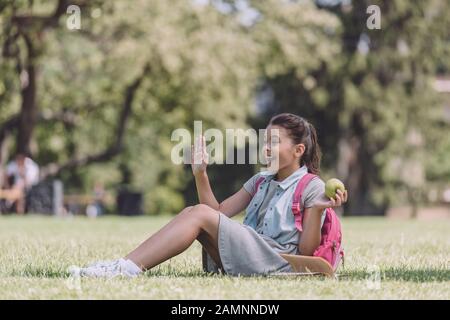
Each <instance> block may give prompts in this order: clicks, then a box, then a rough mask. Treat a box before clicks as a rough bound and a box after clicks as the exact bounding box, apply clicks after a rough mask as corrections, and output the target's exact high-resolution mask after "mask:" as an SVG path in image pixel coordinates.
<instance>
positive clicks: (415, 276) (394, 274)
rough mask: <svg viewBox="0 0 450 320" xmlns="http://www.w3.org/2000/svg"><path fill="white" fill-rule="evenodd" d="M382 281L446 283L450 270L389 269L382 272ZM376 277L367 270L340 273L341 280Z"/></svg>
mask: <svg viewBox="0 0 450 320" xmlns="http://www.w3.org/2000/svg"><path fill="white" fill-rule="evenodd" d="M379 275H380V279H381V280H382V281H389V280H398V281H411V282H446V281H450V270H448V269H432V268H427V269H404V268H387V269H381V270H380V274H379ZM373 276H374V273H373V272H368V271H366V270H355V271H348V272H346V271H345V270H344V271H341V272H340V273H339V279H341V280H366V279H370V278H371V277H373Z"/></svg>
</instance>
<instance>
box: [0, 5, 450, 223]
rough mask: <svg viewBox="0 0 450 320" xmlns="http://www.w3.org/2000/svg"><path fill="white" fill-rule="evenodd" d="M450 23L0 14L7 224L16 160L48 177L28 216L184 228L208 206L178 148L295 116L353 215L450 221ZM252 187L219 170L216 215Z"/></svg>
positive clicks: (405, 18)
mask: <svg viewBox="0 0 450 320" xmlns="http://www.w3.org/2000/svg"><path fill="white" fill-rule="evenodd" d="M71 5H72V7H70V6H71ZM73 5H74V6H73ZM370 5H377V6H378V7H379V8H380V18H381V25H380V29H371V28H369V24H368V19H369V17H371V13H368V11H367V9H368V7H369V6H370ZM68 9H69V10H68ZM449 17H450V2H449V1H447V0H426V1H404V0H373V1H369V0H360V1H351V0H321V1H319V0H316V1H312V0H311V1H306V0H303V1H300V0H299V1H294V0H292V1H288V0H284V1H282V0H264V1H260V0H254V1H253V0H171V1H163V0H154V1H150V0H134V1H128V0H115V1H105V0H71V1H69V0H40V1H39V0H0V28H1V33H0V45H1V55H0V171H2V172H1V174H0V176H1V178H0V179H1V180H0V182H1V184H2V185H3V186H4V189H3V191H1V192H0V198H1V201H2V206H1V210H2V212H3V213H8V212H10V211H14V210H15V209H17V208H14V206H12V207H11V203H12V201H13V200H14V194H11V193H8V191H7V190H8V187H9V188H11V185H9V186H8V183H7V182H8V181H6V180H8V174H7V173H8V172H10V171H11V172H12V171H14V168H16V171H17V167H18V166H16V167H14V166H12V165H11V164H12V163H14V161H20V160H17V157H16V155H17V154H21V155H24V156H26V157H27V158H25V159H26V161H28V159H30V160H31V159H32V161H33V162H29V163H30V167H31V168H33V165H34V166H35V167H37V166H38V167H39V177H38V179H37V181H36V183H34V184H33V186H30V187H29V188H26V194H25V195H24V197H25V198H26V201H25V210H24V211H28V212H40V213H56V214H70V213H72V214H88V215H92V216H96V215H98V214H99V213H101V212H103V213H107V214H116V213H120V214H125V215H134V214H148V215H158V214H163V213H164V214H167V213H170V214H175V213H177V212H178V211H179V210H181V209H182V208H183V207H185V206H187V205H191V204H193V203H196V202H197V196H196V190H195V185H194V181H193V178H192V174H191V169H190V166H188V165H175V164H173V163H172V161H171V160H170V156H171V150H172V147H173V146H174V144H175V143H174V142H172V141H171V133H172V132H173V130H175V129H177V128H186V129H189V130H193V123H194V120H202V121H203V129H204V130H206V129H208V128H218V129H220V130H225V128H243V129H246V128H255V129H262V128H264V127H265V126H266V124H267V122H268V120H269V119H270V117H271V116H272V115H274V114H276V113H280V112H292V113H295V114H298V115H301V116H303V117H306V118H307V119H309V120H310V121H311V122H312V123H313V124H314V125H315V126H316V128H317V130H318V135H319V143H320V144H321V147H322V150H323V154H324V156H323V162H322V178H324V179H327V178H331V177H338V178H340V179H341V180H342V181H344V183H345V184H346V186H347V188H348V190H349V195H350V198H349V202H348V204H347V205H346V206H345V208H344V210H343V213H344V215H404V216H411V217H416V216H421V217H422V216H423V217H427V216H430V217H431V216H433V215H440V216H441V217H442V216H444V217H447V218H448V217H449V216H450V59H449V56H450V32H449V30H450V18H449ZM77 19H79V21H78V20H77ZM78 23H79V24H78ZM77 24H78V25H77ZM71 26H72V27H73V26H75V27H76V28H75V29H73V28H72V27H71ZM239 147H243V148H245V146H239ZM23 160H24V159H23V158H22V160H21V161H23ZM26 161H25V163H27V162H26ZM32 164H33V165H32ZM257 170H258V167H257V166H255V165H250V164H247V165H238V164H236V165H212V166H211V167H209V169H208V173H209V177H210V180H211V184H212V186H213V190H214V191H215V194H216V197H217V198H218V200H219V201H220V200H223V199H224V198H225V197H227V196H229V195H231V194H232V193H233V192H235V191H237V190H238V189H239V188H240V187H241V186H242V184H243V183H244V182H245V181H246V180H247V179H248V178H249V177H251V176H252V175H253V174H254V173H256V172H257ZM19 171H20V170H19ZM8 204H9V205H8Z"/></svg>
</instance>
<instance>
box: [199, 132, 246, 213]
mask: <svg viewBox="0 0 450 320" xmlns="http://www.w3.org/2000/svg"><path fill="white" fill-rule="evenodd" d="M191 162H192V173H193V175H194V178H195V185H196V187H197V194H198V198H199V201H200V203H202V204H206V205H208V206H210V207H211V208H213V209H215V210H218V211H220V212H222V213H223V214H225V215H226V216H228V217H230V218H231V217H232V216H234V215H236V214H238V213H239V212H241V211H242V210H244V209H245V207H247V205H248V204H249V203H250V200H251V199H252V197H251V195H250V194H249V193H248V192H247V191H245V190H244V188H241V190H239V191H238V192H236V193H235V194H233V195H232V196H231V197H229V198H227V199H225V200H224V201H223V202H221V203H219V202H218V201H217V199H216V197H215V196H214V193H213V192H212V189H211V185H210V184H209V179H208V174H207V173H206V167H207V165H208V153H207V152H206V141H205V137H204V136H201V137H199V138H198V139H197V140H196V144H195V146H193V148H192V161H191Z"/></svg>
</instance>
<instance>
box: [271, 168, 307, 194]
mask: <svg viewBox="0 0 450 320" xmlns="http://www.w3.org/2000/svg"><path fill="white" fill-rule="evenodd" d="M306 173H308V168H307V167H306V166H305V165H303V166H302V167H300V168H298V169H297V170H295V171H294V172H293V173H291V175H290V176H288V177H287V178H285V179H284V180H283V181H281V182H280V184H279V186H280V188H282V189H283V190H286V189H287V188H289V187H290V186H291V185H292V184H293V183H294V182H296V181H298V180H299V179H300V178H301V177H302V176H303V175H305V174H306ZM265 175H266V176H267V178H266V181H267V182H270V181H271V180H273V179H275V175H276V173H266V174H265Z"/></svg>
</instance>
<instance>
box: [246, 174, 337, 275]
mask: <svg viewBox="0 0 450 320" xmlns="http://www.w3.org/2000/svg"><path fill="white" fill-rule="evenodd" d="M316 177H317V175H314V174H311V173H307V174H305V175H304V176H303V177H302V178H301V179H300V181H299V182H298V184H297V187H296V188H295V192H294V197H293V199H292V213H293V214H294V219H295V226H296V227H297V229H298V230H299V231H300V232H301V231H302V230H303V227H302V224H303V211H300V204H301V198H302V194H303V191H304V190H305V188H306V186H307V185H308V183H309V182H310V181H311V180H312V179H314V178H316ZM263 181H264V177H260V178H258V180H256V183H255V190H258V187H259V185H260V184H261V182H263ZM321 233H322V236H321V240H320V245H319V247H318V248H317V249H316V251H314V253H313V256H314V257H321V258H323V259H325V260H326V261H327V262H328V263H329V264H330V265H331V267H332V268H333V270H334V271H336V269H337V268H338V266H339V263H340V261H341V260H342V261H344V249H343V247H342V230H341V223H340V221H339V218H338V216H337V214H336V212H335V211H334V210H333V209H332V208H327V209H326V213H325V220H324V222H323V225H322V230H321Z"/></svg>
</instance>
